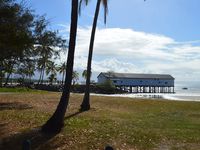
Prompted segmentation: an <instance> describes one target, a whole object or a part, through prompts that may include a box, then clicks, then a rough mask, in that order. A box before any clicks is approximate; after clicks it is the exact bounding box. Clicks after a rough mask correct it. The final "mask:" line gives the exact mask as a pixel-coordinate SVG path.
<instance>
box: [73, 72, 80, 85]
mask: <svg viewBox="0 0 200 150" xmlns="http://www.w3.org/2000/svg"><path fill="white" fill-rule="evenodd" d="M78 79H79V73H78V72H77V71H73V73H72V82H73V85H75V83H76V82H77V81H78Z"/></svg>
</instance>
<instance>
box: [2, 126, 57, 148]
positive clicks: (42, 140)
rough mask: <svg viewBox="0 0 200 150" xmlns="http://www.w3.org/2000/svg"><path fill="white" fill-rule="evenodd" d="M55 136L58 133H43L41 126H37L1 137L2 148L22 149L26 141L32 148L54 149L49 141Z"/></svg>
mask: <svg viewBox="0 0 200 150" xmlns="http://www.w3.org/2000/svg"><path fill="white" fill-rule="evenodd" d="M55 136H56V134H43V133H42V132H41V130H40V128H35V129H32V130H30V131H24V132H22V133H17V134H14V135H10V136H8V137H5V138H3V139H0V149H2V150H4V149H6V150H22V148H23V144H24V142H25V141H28V142H29V143H30V148H31V149H32V150H33V149H52V148H51V147H50V144H48V143H49V142H50V140H51V139H53V138H54V137H55Z"/></svg>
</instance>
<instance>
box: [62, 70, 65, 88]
mask: <svg viewBox="0 0 200 150" xmlns="http://www.w3.org/2000/svg"><path fill="white" fill-rule="evenodd" d="M64 78H65V71H63V76H62V85H63V83H64Z"/></svg>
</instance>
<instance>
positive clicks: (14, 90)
mask: <svg viewBox="0 0 200 150" xmlns="http://www.w3.org/2000/svg"><path fill="white" fill-rule="evenodd" d="M1 92H2V93H3V92H18V93H19V92H45V91H41V90H34V89H30V88H25V87H13V88H7V87H2V88H0V93H1Z"/></svg>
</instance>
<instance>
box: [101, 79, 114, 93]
mask: <svg viewBox="0 0 200 150" xmlns="http://www.w3.org/2000/svg"><path fill="white" fill-rule="evenodd" d="M97 87H98V88H99V89H100V90H101V93H104V94H114V93H116V88H115V85H114V84H113V83H112V81H111V80H106V81H105V82H104V83H102V84H99V85H97Z"/></svg>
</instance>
